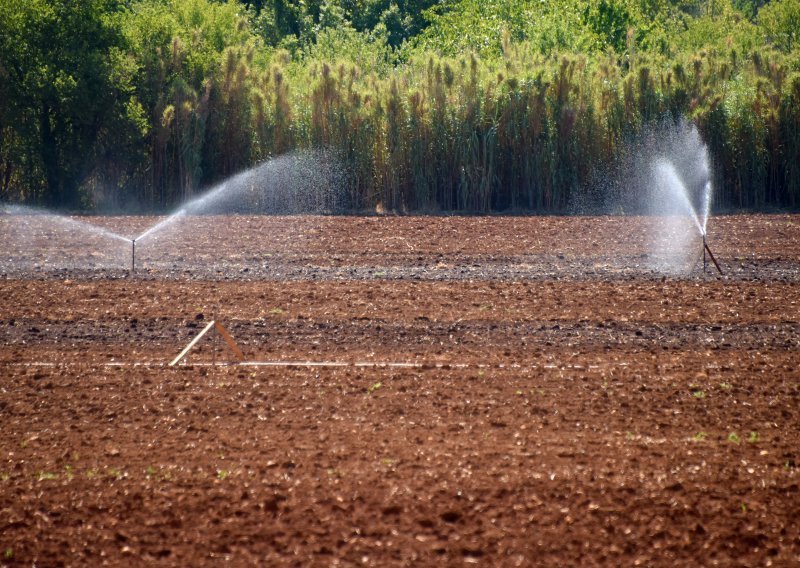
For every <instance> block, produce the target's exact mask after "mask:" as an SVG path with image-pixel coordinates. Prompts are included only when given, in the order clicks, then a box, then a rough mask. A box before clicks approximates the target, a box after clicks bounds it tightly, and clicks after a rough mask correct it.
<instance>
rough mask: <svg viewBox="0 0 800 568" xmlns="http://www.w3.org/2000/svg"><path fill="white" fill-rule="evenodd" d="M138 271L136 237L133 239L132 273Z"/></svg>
mask: <svg viewBox="0 0 800 568" xmlns="http://www.w3.org/2000/svg"><path fill="white" fill-rule="evenodd" d="M135 273H136V239H133V240H132V241H131V274H135Z"/></svg>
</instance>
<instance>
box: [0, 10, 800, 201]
mask: <svg viewBox="0 0 800 568" xmlns="http://www.w3.org/2000/svg"><path fill="white" fill-rule="evenodd" d="M798 29H800V0H772V1H771V2H763V1H762V0H535V1H534V0H482V1H479V0H441V1H435V0H305V1H303V2H294V1H289V0H249V1H248V0H238V1H235V0H85V1H83V2H75V1H72V0H28V1H25V2H21V1H20V0H0V199H4V200H9V199H10V200H22V201H28V202H35V203H43V204H48V205H55V206H61V207H67V208H78V207H101V206H105V207H109V206H112V207H113V206H116V207H123V206H130V205H132V204H135V205H138V206H139V207H140V208H142V209H165V208H168V207H171V206H173V205H174V204H175V203H177V202H179V201H181V200H183V199H186V198H187V197H189V196H191V195H192V194H194V193H195V192H197V191H199V190H201V189H202V188H204V187H207V186H209V185H210V184H213V183H215V182H216V181H218V180H221V179H224V178H225V177H226V176H229V175H231V174H232V173H234V172H237V171H239V170H242V169H244V168H247V167H250V166H252V165H253V164H256V163H258V162H260V161H262V160H265V159H268V158H270V157H273V156H277V155H279V154H282V153H284V152H287V151H291V150H294V149H298V148H314V147H326V148H332V149H334V150H335V151H336V153H337V155H339V156H340V158H341V160H342V161H343V163H344V166H345V169H346V170H347V171H348V172H349V173H348V175H347V176H345V178H343V179H345V183H346V185H347V187H346V188H345V197H344V198H343V199H342V200H341V206H343V207H345V208H352V209H362V208H371V207H375V206H376V205H379V204H380V205H381V206H383V207H384V208H386V209H394V210H418V209H424V210H442V209H444V210H452V209H463V210H473V211H489V210H505V209H508V208H512V209H525V210H557V209H560V208H563V207H565V205H566V204H567V203H568V202H569V200H570V199H571V197H572V196H573V195H574V193H575V192H576V191H580V190H581V188H582V187H585V185H586V182H587V180H588V176H589V173H590V171H591V170H592V169H593V168H595V167H600V166H603V165H604V164H609V163H611V162H612V161H613V160H614V159H615V158H616V157H617V156H618V153H619V152H620V151H621V149H622V148H623V147H624V143H625V140H627V139H628V138H629V137H631V136H633V135H634V134H635V133H636V132H637V131H638V130H639V129H641V128H643V127H645V126H647V125H648V124H652V123H653V122H655V121H660V120H663V119H664V117H669V119H670V120H677V119H678V118H679V117H684V118H686V119H688V120H692V121H693V122H695V123H696V124H697V125H698V127H699V128H700V130H701V132H702V135H703V137H704V139H705V141H706V143H707V144H708V146H709V148H710V151H711V154H712V161H713V164H714V175H715V178H716V181H717V185H718V186H719V188H720V190H719V191H718V192H717V195H718V199H719V200H720V204H722V205H727V206H734V207H766V206H785V205H788V206H797V205H798V204H800V166H798V164H800V134H798V132H800V48H799V47H798Z"/></svg>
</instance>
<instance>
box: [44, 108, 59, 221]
mask: <svg viewBox="0 0 800 568" xmlns="http://www.w3.org/2000/svg"><path fill="white" fill-rule="evenodd" d="M39 134H40V136H41V141H42V149H41V158H42V166H43V167H44V174H45V182H46V187H45V196H44V201H45V203H46V204H47V205H50V206H53V207H55V206H58V205H60V204H61V203H60V200H61V188H60V187H59V175H58V173H59V172H58V148H57V147H56V140H55V136H54V135H53V128H52V126H51V124H50V105H48V104H47V103H46V102H43V103H42V108H41V109H40V114H39Z"/></svg>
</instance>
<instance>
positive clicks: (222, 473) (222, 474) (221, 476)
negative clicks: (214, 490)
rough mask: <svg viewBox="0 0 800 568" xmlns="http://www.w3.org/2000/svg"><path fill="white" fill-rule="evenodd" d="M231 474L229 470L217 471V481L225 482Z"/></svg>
mask: <svg viewBox="0 0 800 568" xmlns="http://www.w3.org/2000/svg"><path fill="white" fill-rule="evenodd" d="M230 474H231V472H230V471H228V470H227V469H218V470H217V479H220V480H224V479H226V478H227V477H228V476H229V475H230Z"/></svg>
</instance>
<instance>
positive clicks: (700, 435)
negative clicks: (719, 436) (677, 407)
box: [692, 432, 708, 442]
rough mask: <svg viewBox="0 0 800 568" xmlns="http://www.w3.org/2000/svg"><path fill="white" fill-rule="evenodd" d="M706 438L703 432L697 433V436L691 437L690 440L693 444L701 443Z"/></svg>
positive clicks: (706, 435)
mask: <svg viewBox="0 0 800 568" xmlns="http://www.w3.org/2000/svg"><path fill="white" fill-rule="evenodd" d="M707 437H708V434H706V433H705V432H698V433H697V434H695V435H694V436H692V440H694V441H695V442H702V441H703V440H705V439H706V438H707Z"/></svg>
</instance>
